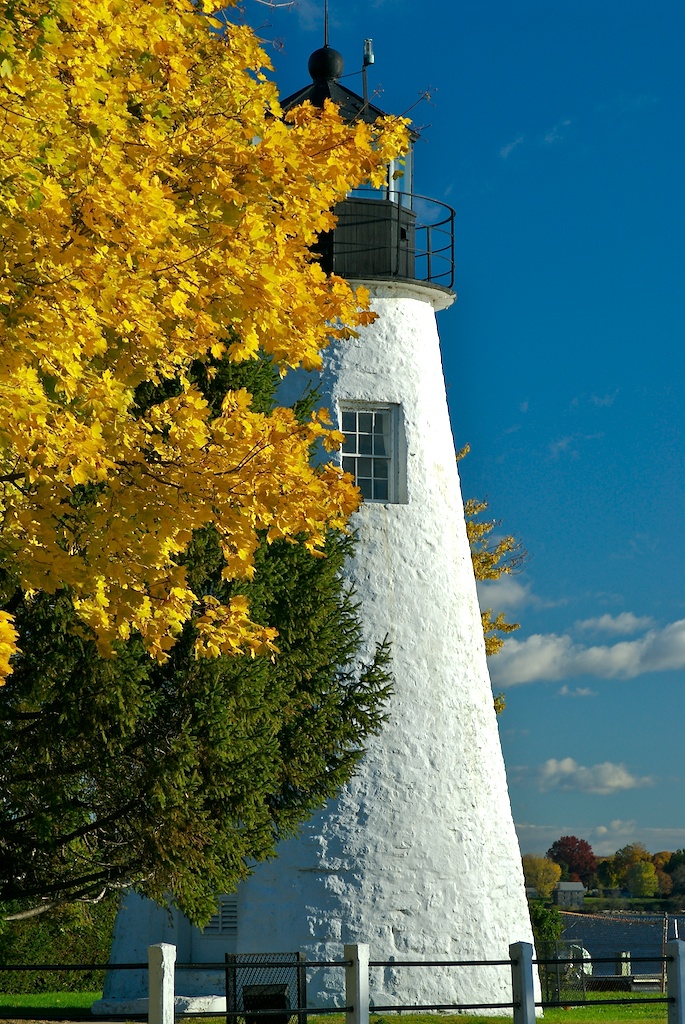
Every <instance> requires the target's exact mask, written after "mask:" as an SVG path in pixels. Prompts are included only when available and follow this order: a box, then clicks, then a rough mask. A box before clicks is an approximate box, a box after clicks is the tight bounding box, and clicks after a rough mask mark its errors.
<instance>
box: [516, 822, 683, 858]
mask: <svg viewBox="0 0 685 1024" xmlns="http://www.w3.org/2000/svg"><path fill="white" fill-rule="evenodd" d="M516 834H517V835H518V839H519V845H520V847H521V852H522V853H533V854H535V855H536V856H540V857H542V856H544V855H545V853H546V852H547V850H548V849H549V848H550V846H551V845H552V843H553V842H554V841H555V840H556V839H559V837H560V836H578V838H579V839H585V840H587V842H589V844H590V846H591V847H592V849H593V851H594V853H595V854H596V855H597V856H598V857H610V856H611V855H612V854H614V853H615V852H616V850H618V849H620V848H621V847H622V846H627V845H628V844H629V843H644V845H645V846H646V847H647V849H648V850H649V852H650V853H658V852H659V850H682V849H685V828H644V827H642V826H641V825H639V824H638V823H637V822H636V821H621V820H620V819H616V820H614V821H611V822H609V824H608V825H593V824H590V823H589V822H587V821H581V822H579V821H571V822H569V821H565V822H564V821H561V822H555V823H553V824H544V825H533V824H531V823H530V822H516Z"/></svg>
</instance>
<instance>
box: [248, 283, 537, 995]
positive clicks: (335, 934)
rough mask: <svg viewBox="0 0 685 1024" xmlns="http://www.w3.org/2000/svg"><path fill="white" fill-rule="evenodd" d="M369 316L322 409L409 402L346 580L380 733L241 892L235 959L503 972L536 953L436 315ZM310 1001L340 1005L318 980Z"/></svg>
mask: <svg viewBox="0 0 685 1024" xmlns="http://www.w3.org/2000/svg"><path fill="white" fill-rule="evenodd" d="M372 296H373V308H374V310H376V312H378V314H379V317H378V320H377V321H376V322H375V324H373V325H372V326H371V327H369V328H367V329H365V330H364V331H363V332H362V334H361V336H360V337H359V338H358V339H355V340H352V341H347V342H345V343H342V344H338V345H336V346H334V347H333V348H332V349H331V350H330V352H329V353H328V356H327V360H326V370H325V373H324V378H323V380H324V399H325V402H326V404H328V405H329V408H330V409H331V412H332V413H333V414H334V415H335V413H336V410H337V408H338V403H340V402H345V401H346V400H355V401H366V402H389V403H397V404H399V405H400V406H401V413H400V421H401V439H400V454H401V456H402V449H403V448H404V450H405V455H406V483H407V497H408V501H407V503H406V504H389V505H381V504H375V503H367V504H365V505H364V506H363V507H362V508H361V510H360V512H359V513H358V515H357V516H356V522H355V526H356V528H357V530H358V534H359V545H358V548H357V558H356V561H355V563H354V564H353V565H351V566H350V567H349V578H350V580H351V581H352V582H353V583H354V586H355V588H356V591H357V596H358V599H359V600H360V602H361V606H362V610H363V611H362V617H363V621H364V630H365V637H366V642H367V653H369V652H370V651H371V650H372V649H373V646H374V644H375V642H376V641H378V640H382V639H383V637H384V636H385V635H386V633H387V634H388V635H389V636H390V639H391V641H392V652H393V654H392V657H393V672H394V676H395V694H394V697H393V699H392V701H391V704H390V707H389V721H388V722H387V724H386V726H385V728H384V731H383V733H382V735H381V736H380V737H379V738H378V739H376V740H375V741H373V742H372V743H371V744H370V746H369V749H368V751H367V754H366V756H365V759H364V761H363V764H362V766H361V769H360V770H359V772H358V774H357V775H356V777H355V778H354V779H353V780H352V782H351V783H350V784H349V785H348V786H347V787H346V788H345V790H344V791H343V792H342V793H341V795H340V797H339V799H338V800H336V801H335V802H334V803H332V804H331V805H330V806H329V807H328V808H327V809H326V810H325V811H324V812H323V813H321V814H320V815H318V816H317V817H316V818H315V819H314V820H313V821H311V822H309V823H308V824H307V825H306V826H305V828H304V829H303V832H302V836H301V838H300V839H298V840H294V841H291V842H288V843H285V844H283V845H282V847H281V848H280V849H279V857H278V860H276V861H274V862H272V863H269V864H264V865H260V866H259V867H258V868H257V870H256V872H255V875H254V877H253V878H252V879H251V880H250V881H249V882H247V883H246V884H245V885H244V886H243V887H242V889H241V891H240V894H239V912H238V922H239V923H238V947H237V948H238V950H239V951H244V952H248V951H249V952H259V951H269V950H273V951H276V950H283V951H285V950H303V951H304V952H305V953H306V955H307V958H308V959H310V958H311V959H323V960H327V959H332V958H335V957H338V958H339V957H340V956H341V954H342V944H343V943H345V942H368V943H369V944H370V947H371V959H372V960H385V959H405V960H406V959H410V960H411V959H429V960H430V959H445V958H446V959H506V958H507V957H508V947H509V943H511V942H514V941H518V940H523V941H532V935H531V929H530V922H529V916H528V909H527V903H526V899H525V894H524V882H523V875H522V871H521V861H520V853H519V848H518V842H517V839H516V835H515V832H514V826H513V821H512V816H511V808H510V803H509V796H508V791H507V783H506V777H505V772H504V764H503V760H502V753H501V747H500V741H499V734H498V727H497V721H496V716H495V712H494V709H493V699H492V692H491V688H490V680H489V676H488V669H487V665H486V658H485V649H484V643H483V636H482V629H481V621H480V611H479V607H478V601H477V598H476V588H475V581H474V577H473V570H472V566H471V558H470V554H469V545H468V541H467V537H466V528H465V524H464V516H463V506H462V497H461V492H460V487H459V479H458V474H457V465H456V459H455V450H454V443H453V439H452V433H451V427H450V421H449V415H448V410H447V402H446V397H445V386H444V379H443V373H442V365H441V359H440V350H439V342H438V334H437V327H436V322H435V314H434V310H433V305H432V302H433V301H434V300H438V301H440V299H442V297H443V296H442V294H441V293H439V292H436V291H435V290H431V289H429V288H422V287H420V286H396V285H383V286H373V287H372ZM371 990H372V997H373V1000H374V1003H375V1004H376V1005H385V1004H391V1003H395V1004H396V1003H412V1002H413V1003H417V1002H418V1003H422V1004H428V1003H431V1004H434V1003H448V1002H452V1001H457V1002H466V1003H477V1002H493V1003H495V1002H507V1001H510V999H511V981H510V973H509V969H508V968H492V967H486V968H472V969H468V970H465V969H453V970H450V971H446V972H443V973H441V972H439V971H436V970H428V969H419V968H411V969H409V968H407V969H399V968H398V969H393V968H388V969H376V970H375V977H373V976H372V983H371ZM309 999H310V1002H311V1003H312V1005H324V1004H337V1005H342V1004H343V972H342V971H341V970H335V969H326V970H319V971H315V972H313V974H312V979H311V981H310V985H309Z"/></svg>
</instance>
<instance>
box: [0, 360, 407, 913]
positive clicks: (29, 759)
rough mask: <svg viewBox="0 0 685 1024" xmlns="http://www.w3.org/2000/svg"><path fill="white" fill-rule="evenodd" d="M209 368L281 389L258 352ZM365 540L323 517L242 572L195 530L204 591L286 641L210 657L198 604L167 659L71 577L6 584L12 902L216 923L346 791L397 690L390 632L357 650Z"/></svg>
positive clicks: (5, 814)
mask: <svg viewBox="0 0 685 1024" xmlns="http://www.w3.org/2000/svg"><path fill="white" fill-rule="evenodd" d="M203 373H204V374H205V376H204V377H203V376H202V374H203ZM245 374H248V375H249V376H248V379H247V380H246V379H245ZM196 380H197V383H198V386H200V387H201V388H206V390H207V399H208V401H209V402H210V403H211V404H212V406H213V407H215V406H216V403H219V404H220V396H221V395H222V394H225V392H226V390H227V389H234V388H237V387H239V386H243V385H245V386H247V387H249V388H251V389H252V393H253V394H254V395H255V396H256V397H255V399H254V405H255V406H256V407H258V408H259V407H261V408H266V407H267V406H268V405H269V404H270V403H271V402H272V400H273V389H274V382H275V376H274V372H273V370H272V367H271V365H270V364H269V363H268V362H267V361H264V360H262V361H258V362H253V363H251V364H246V365H243V364H241V365H239V366H234V365H231V364H229V363H228V361H221V362H220V363H217V364H215V365H214V366H213V367H211V372H210V373H209V374H207V373H206V370H203V371H202V373H198V374H197V376H196ZM162 390H164V388H162ZM138 400H139V402H141V403H154V401H156V400H160V396H159V394H156V393H155V394H153V393H152V392H149V393H147V394H146V395H139V396H138ZM86 500H87V499H86ZM352 544H353V540H352V538H350V537H349V536H346V535H343V534H340V533H337V532H329V534H328V536H327V540H326V544H325V548H324V552H323V557H316V556H315V555H313V554H312V553H311V552H310V551H308V550H307V548H306V547H305V545H304V543H299V542H297V541H287V540H278V541H275V542H274V543H271V544H269V543H267V542H266V540H265V539H262V542H261V544H260V546H259V548H258V550H257V553H256V556H255V572H254V575H253V578H252V579H251V580H250V581H248V582H246V581H240V582H236V581H235V580H226V579H223V578H222V570H223V569H224V564H225V563H224V554H223V552H222V547H221V544H220V540H219V536H218V533H217V531H216V530H215V529H214V528H213V527H212V526H208V527H205V528H202V529H200V530H198V531H196V532H195V534H194V536H193V540H192V542H191V544H190V546H189V548H188V550H187V552H186V553H185V555H184V558H183V562H184V565H185V568H186V571H187V576H188V580H189V583H190V586H191V587H192V588H193V591H194V592H195V593H198V594H202V595H210V596H211V597H213V598H215V599H216V600H217V601H218V602H221V603H223V602H226V601H229V600H234V599H236V598H238V599H240V598H243V597H245V598H248V599H249V604H250V615H251V618H252V621H254V622H256V623H269V624H270V625H271V626H274V627H275V628H276V629H277V630H278V639H277V647H278V652H279V653H278V654H277V655H276V656H275V657H271V656H270V655H269V654H264V655H262V656H255V657H249V656H247V655H245V656H233V657H230V656H221V657H218V658H198V657H196V655H195V653H194V651H195V641H196V631H197V623H198V616H199V614H200V610H198V612H197V614H196V616H195V618H194V619H193V620H192V622H190V623H187V624H186V625H185V627H184V628H183V631H182V633H181V635H180V638H179V639H178V641H177V642H176V644H175V645H174V647H173V648H172V650H171V652H170V657H169V660H168V661H167V662H166V663H165V664H162V665H160V664H158V663H156V662H155V661H153V660H152V659H150V658H149V656H148V654H147V652H146V651H145V648H144V645H143V643H142V640H141V639H140V638H139V637H137V636H135V635H134V636H132V637H131V639H130V640H129V641H127V642H125V643H119V644H118V645H117V651H116V653H117V656H116V658H114V659H111V658H102V657H100V656H99V655H98V652H97V646H96V642H95V638H94V636H93V635H92V634H91V633H90V632H89V630H88V629H87V628H86V627H85V626H84V625H83V623H82V622H81V620H80V619H79V617H78V615H77V614H76V612H75V609H74V605H73V603H72V600H71V596H70V593H69V591H68V589H67V588H62V589H60V590H58V591H57V592H56V593H54V594H47V593H43V592H39V593H37V594H35V595H28V594H26V593H23V592H22V591H19V590H16V589H12V588H11V587H10V586H9V584H8V585H7V586H6V588H5V593H4V595H3V599H2V602H1V603H0V607H2V608H3V609H5V610H6V611H9V612H11V614H12V615H13V616H14V617H15V622H16V623H17V626H18V629H19V632H20V644H19V646H20V648H21V652H22V653H21V654H20V655H18V656H16V663H15V666H14V671H13V673H12V675H11V676H10V677H9V679H8V682H7V684H6V686H5V687H4V688H3V689H2V690H1V691H0V744H1V748H2V750H3V751H4V758H3V762H2V766H1V767H0V901H1V902H3V903H5V904H6V903H7V902H8V901H13V900H19V901H21V906H22V907H23V908H24V910H23V911H20V913H24V914H26V913H31V912H33V911H36V910H37V911H41V910H43V909H44V908H46V907H49V906H50V905H53V904H60V903H64V902H70V901H74V900H78V899H86V900H90V899H97V898H99V897H100V895H101V894H102V893H103V892H106V891H108V890H112V889H117V888H119V887H122V886H124V885H128V884H133V885H134V886H135V888H136V889H137V890H138V891H139V892H141V893H142V894H144V895H148V896H150V897H152V898H154V899H156V900H158V901H160V902H167V899H168V897H169V896H170V897H171V900H172V902H173V903H174V904H176V905H177V906H178V907H179V908H180V909H181V910H182V911H183V912H184V913H185V914H187V915H188V917H190V919H191V920H192V921H193V922H197V923H203V922H205V921H206V920H207V919H208V918H209V917H210V915H211V914H212V913H213V912H214V910H215V898H216V893H218V892H230V891H232V890H234V889H235V887H236V885H237V884H238V882H239V881H240V880H241V879H242V878H244V877H246V875H247V874H248V873H249V870H250V865H251V864H252V863H254V862H255V861H259V860H262V859H264V858H265V857H269V856H272V855H274V852H275V848H276V844H277V843H278V841H279V840H280V839H282V838H284V837H286V836H289V835H292V834H293V833H294V832H296V830H297V828H298V826H299V825H300V824H301V823H302V822H303V821H304V820H306V819H307V818H308V817H309V816H310V815H311V813H312V812H313V811H314V809H315V808H317V807H319V806H320V805H321V804H323V803H324V802H325V800H326V799H327V798H329V797H331V796H333V795H334V794H335V792H336V791H337V790H338V788H339V787H340V786H341V785H342V784H343V783H344V782H346V781H347V779H349V777H350V775H351V774H352V772H353V770H354V767H355V765H356V763H357V761H358V760H359V758H360V756H361V754H362V752H363V746H364V743H365V742H366V741H368V739H369V738H370V737H371V736H373V735H374V734H375V733H377V732H378V731H379V729H380V726H381V724H382V721H383V706H384V703H385V701H386V699H387V697H388V695H389V691H390V684H389V674H388V659H389V653H388V648H387V645H386V644H385V643H382V644H380V645H379V647H378V649H377V651H376V654H375V656H374V657H372V658H371V659H370V660H369V661H368V662H367V663H364V664H360V663H359V662H358V651H359V645H360V637H361V631H360V625H359V621H358V618H357V614H356V606H355V604H354V601H353V599H352V597H351V595H350V594H349V593H347V592H346V591H345V587H344V584H343V582H342V580H341V570H342V566H343V563H344V561H345V558H346V557H347V556H348V555H349V553H350V550H351V547H352ZM2 582H5V583H7V582H8V581H0V583H2ZM205 604H206V603H205Z"/></svg>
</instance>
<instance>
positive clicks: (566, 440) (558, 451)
mask: <svg viewBox="0 0 685 1024" xmlns="http://www.w3.org/2000/svg"><path fill="white" fill-rule="evenodd" d="M602 437H604V434H603V433H602V432H601V431H600V432H599V433H596V434H567V435H566V436H565V437H559V438H557V439H556V440H555V441H550V442H549V444H548V445H547V451H548V452H549V454H550V456H551V458H552V459H558V458H560V457H561V456H562V455H568V456H569V457H570V458H572V459H577V458H578V457H579V455H580V452H579V450H578V449H579V447H580V444H579V442H582V441H598V440H600V439H601V438H602Z"/></svg>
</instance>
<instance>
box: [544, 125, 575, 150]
mask: <svg viewBox="0 0 685 1024" xmlns="http://www.w3.org/2000/svg"><path fill="white" fill-rule="evenodd" d="M571 123H572V122H571V121H570V119H569V118H565V119H564V120H563V121H558V122H557V123H556V124H555V125H554V127H553V128H550V130H549V131H548V132H546V133H545V135H544V136H543V139H542V141H543V142H544V144H545V145H546V146H551V145H552V144H553V143H555V142H561V141H562V140H563V139H564V137H565V136H566V129H567V128H569V127H570V126H571Z"/></svg>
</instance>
